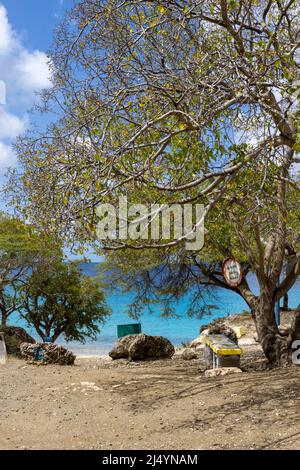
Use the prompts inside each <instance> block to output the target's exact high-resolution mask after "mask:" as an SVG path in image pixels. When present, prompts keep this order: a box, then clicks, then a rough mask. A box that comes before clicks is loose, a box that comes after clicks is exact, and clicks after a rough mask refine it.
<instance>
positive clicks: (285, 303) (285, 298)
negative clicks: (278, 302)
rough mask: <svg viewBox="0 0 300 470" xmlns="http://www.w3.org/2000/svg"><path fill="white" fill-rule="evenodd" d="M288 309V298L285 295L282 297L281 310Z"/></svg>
mask: <svg viewBox="0 0 300 470" xmlns="http://www.w3.org/2000/svg"><path fill="white" fill-rule="evenodd" d="M288 308H289V296H288V294H285V296H284V297H283V310H288Z"/></svg>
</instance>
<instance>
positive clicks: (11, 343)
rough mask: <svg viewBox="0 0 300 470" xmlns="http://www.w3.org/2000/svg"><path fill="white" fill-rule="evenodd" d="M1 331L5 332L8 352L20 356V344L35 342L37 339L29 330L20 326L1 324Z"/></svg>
mask: <svg viewBox="0 0 300 470" xmlns="http://www.w3.org/2000/svg"><path fill="white" fill-rule="evenodd" d="M0 333H4V340H5V345H6V351H7V354H14V355H16V356H20V355H21V352H20V345H21V344H22V343H30V344H34V343H35V340H34V339H33V338H32V337H31V336H30V335H29V334H28V333H27V331H26V330H24V328H21V327H19V326H0Z"/></svg>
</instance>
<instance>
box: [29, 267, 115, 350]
mask: <svg viewBox="0 0 300 470" xmlns="http://www.w3.org/2000/svg"><path fill="white" fill-rule="evenodd" d="M20 300H21V308H20V313H21V316H22V317H23V318H24V319H25V320H26V321H27V323H28V324H29V325H31V326H33V327H34V328H35V330H36V332H37V333H38V335H39V336H40V337H41V338H42V339H44V338H45V337H50V338H51V340H52V341H53V342H55V341H56V340H57V338H58V337H59V336H61V335H63V337H64V338H65V339H66V340H67V341H71V340H73V341H80V342H85V340H86V339H87V338H91V339H95V337H96V335H97V333H100V326H101V324H103V323H104V322H105V319H106V318H107V316H108V315H109V313H110V310H109V308H108V306H107V304H106V302H105V297H104V294H103V291H102V290H101V286H100V285H99V282H97V280H95V279H92V278H90V277H88V276H85V275H83V274H82V272H81V270H80V267H79V265H78V263H74V262H73V263H65V262H63V260H61V259H59V258H58V259H56V260H55V261H54V262H52V264H51V265H50V266H49V265H45V264H40V265H39V266H38V267H37V268H36V269H34V270H33V272H32V274H31V276H30V277H29V278H28V279H27V282H26V284H25V285H24V287H23V289H22V291H21V292H20Z"/></svg>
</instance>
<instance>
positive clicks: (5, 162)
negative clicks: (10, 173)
mask: <svg viewBox="0 0 300 470" xmlns="http://www.w3.org/2000/svg"><path fill="white" fill-rule="evenodd" d="M16 162H17V157H16V154H15V152H14V151H13V149H12V146H11V145H8V144H4V143H3V142H1V141H0V167H1V168H2V169H6V168H9V167H11V166H15V165H16Z"/></svg>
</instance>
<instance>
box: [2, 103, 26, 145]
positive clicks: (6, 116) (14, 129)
mask: <svg viewBox="0 0 300 470" xmlns="http://www.w3.org/2000/svg"><path fill="white" fill-rule="evenodd" d="M27 126H28V118H27V116H26V115H25V117H23V118H20V117H18V116H16V115H15V114H11V113H8V112H6V111H5V110H4V109H1V108H0V139H15V138H16V137H17V136H18V135H20V134H22V133H23V132H24V131H25V130H26V127H27Z"/></svg>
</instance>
